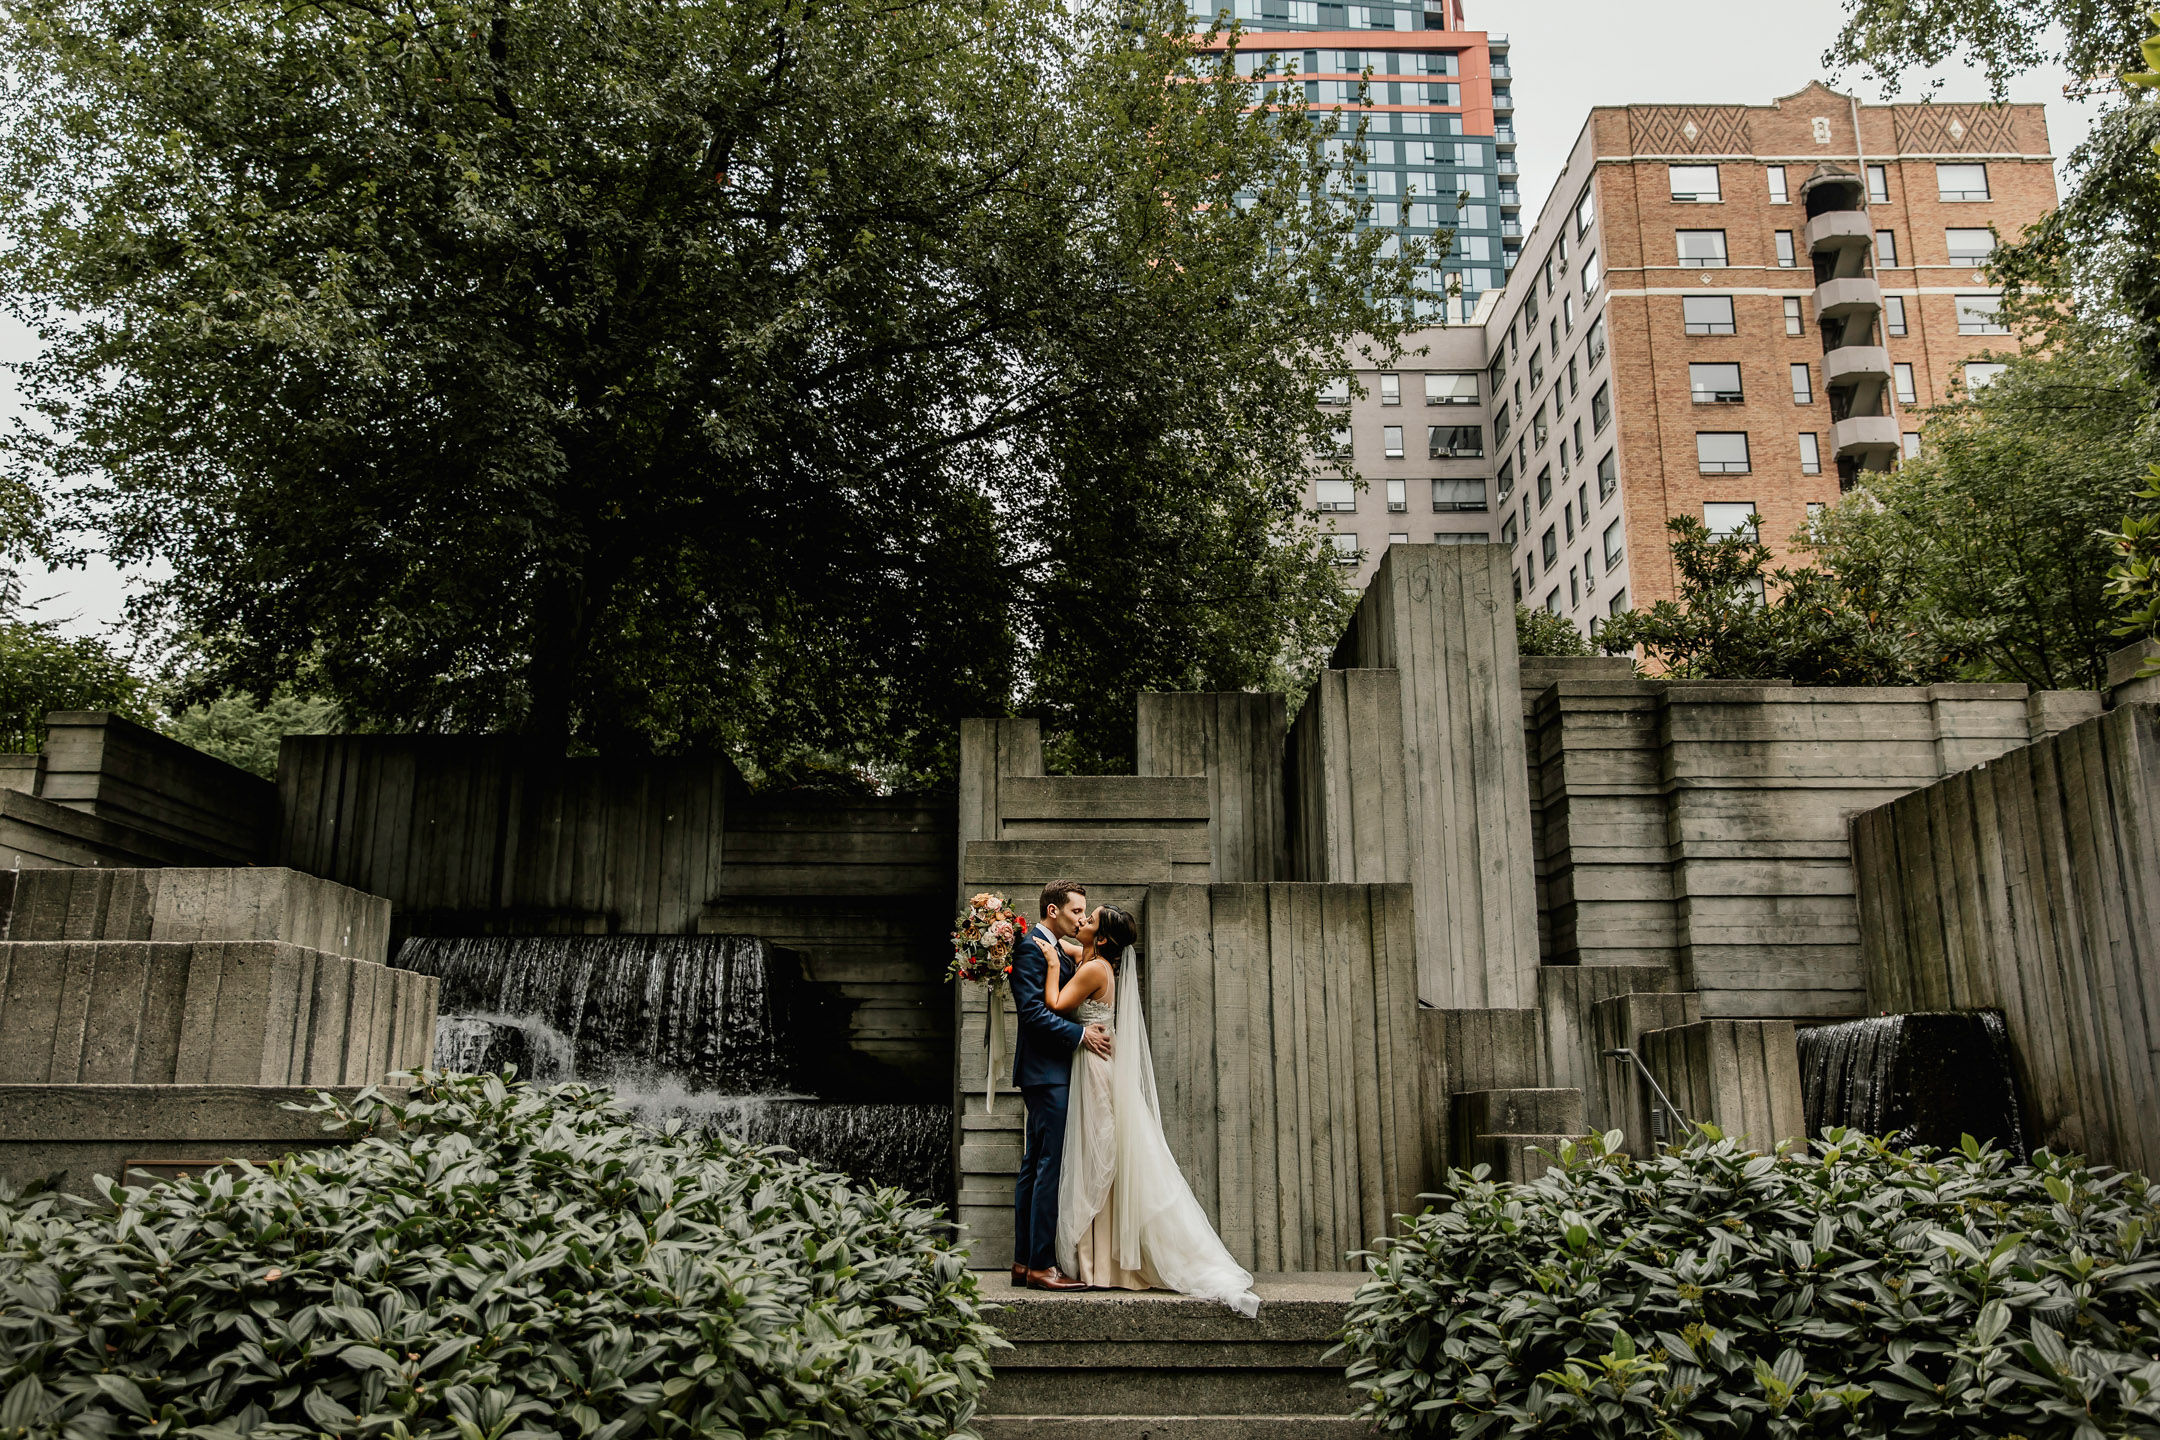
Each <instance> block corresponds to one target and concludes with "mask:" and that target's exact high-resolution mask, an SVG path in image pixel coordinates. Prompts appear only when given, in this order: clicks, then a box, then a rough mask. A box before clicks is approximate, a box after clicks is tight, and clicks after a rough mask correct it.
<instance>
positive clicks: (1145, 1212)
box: [1057, 951, 1260, 1317]
mask: <svg viewBox="0 0 2160 1440" xmlns="http://www.w3.org/2000/svg"><path fill="white" fill-rule="evenodd" d="M1115 990H1116V998H1117V1005H1116V1009H1115V1011H1114V1012H1113V1010H1112V1008H1111V1006H1109V1005H1106V1004H1104V1003H1103V1002H1102V1001H1100V1000H1083V1001H1082V1002H1081V1003H1080V1009H1079V1012H1078V1014H1077V1015H1076V1016H1075V1017H1074V1018H1075V1019H1077V1020H1078V1021H1079V1022H1080V1023H1081V1024H1083V1025H1100V1026H1102V1027H1103V1028H1104V1029H1106V1030H1109V1031H1111V1032H1112V1034H1113V1035H1114V1037H1115V1039H1116V1042H1117V1043H1116V1044H1115V1045H1114V1046H1113V1047H1112V1050H1113V1058H1112V1059H1109V1060H1104V1059H1102V1058H1100V1057H1098V1056H1097V1055H1095V1054H1094V1053H1093V1052H1092V1051H1090V1050H1088V1049H1087V1047H1086V1046H1081V1047H1079V1048H1078V1049H1076V1050H1074V1052H1073V1071H1072V1087H1071V1089H1070V1090H1069V1091H1067V1099H1066V1113H1065V1163H1064V1175H1063V1177H1062V1178H1061V1179H1060V1181H1059V1183H1058V1226H1057V1262H1058V1268H1059V1269H1060V1270H1062V1271H1064V1272H1065V1273H1066V1274H1067V1275H1070V1276H1072V1277H1073V1278H1074V1279H1076V1280H1084V1281H1086V1282H1087V1283H1088V1284H1090V1285H1101V1286H1107V1287H1111V1288H1115V1289H1125V1290H1150V1289H1155V1290H1176V1291H1179V1292H1181V1293H1183V1294H1186V1295H1193V1296H1197V1297H1199V1298H1201V1299H1204V1300H1219V1301H1221V1302H1222V1303H1223V1304H1225V1305H1228V1306H1229V1307H1230V1308H1231V1309H1233V1310H1235V1311H1237V1312H1238V1313H1239V1314H1240V1315H1244V1316H1247V1317H1250V1316H1254V1315H1257V1314H1259V1313H1260V1297H1259V1296H1257V1295H1255V1294H1254V1293H1253V1288H1252V1283H1253V1277H1252V1274H1251V1272H1249V1271H1247V1270H1246V1269H1245V1268H1244V1267H1243V1266H1241V1265H1239V1264H1238V1263H1237V1261H1235V1260H1233V1259H1232V1258H1230V1252H1229V1251H1228V1250H1227V1249H1225V1248H1224V1246H1223V1243H1222V1240H1221V1239H1220V1238H1219V1237H1218V1236H1217V1235H1216V1234H1215V1229H1214V1227H1213V1226H1211V1225H1209V1224H1208V1219H1207V1214H1206V1212H1204V1211H1203V1210H1201V1208H1200V1202H1199V1201H1198V1200H1195V1199H1194V1198H1193V1193H1192V1187H1191V1186H1189V1185H1187V1184H1186V1183H1185V1175H1184V1173H1183V1172H1182V1171H1180V1170H1179V1169H1178V1164H1177V1159H1176V1157H1174V1156H1173V1155H1171V1153H1170V1145H1169V1142H1168V1141H1166V1140H1165V1139H1164V1138H1163V1128H1162V1106H1161V1104H1160V1102H1159V1101H1158V1100H1157V1099H1156V1095H1155V1066H1154V1062H1153V1060H1152V1059H1151V1058H1150V1056H1149V1054H1148V1042H1147V1022H1146V1020H1145V1019H1144V1018H1143V1017H1142V1015H1141V1013H1140V957H1139V954H1138V952H1137V951H1132V952H1128V954H1127V957H1126V960H1125V963H1124V964H1123V965H1122V966H1121V967H1120V970H1119V974H1118V977H1117V983H1116V986H1115Z"/></svg>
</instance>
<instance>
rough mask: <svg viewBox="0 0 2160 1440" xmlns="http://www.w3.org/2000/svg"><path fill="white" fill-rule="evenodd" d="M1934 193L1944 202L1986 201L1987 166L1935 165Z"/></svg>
mask: <svg viewBox="0 0 2160 1440" xmlns="http://www.w3.org/2000/svg"><path fill="white" fill-rule="evenodd" d="M1935 193H1936V195H1937V196H1938V197H1940V198H1941V199H1944V200H1985V199H1987V198H1988V178H1987V166H1985V165H1937V166H1936V167H1935Z"/></svg>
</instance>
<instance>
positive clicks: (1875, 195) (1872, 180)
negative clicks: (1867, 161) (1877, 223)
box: [1867, 165, 1890, 205]
mask: <svg viewBox="0 0 2160 1440" xmlns="http://www.w3.org/2000/svg"><path fill="white" fill-rule="evenodd" d="M1867 198H1868V203H1869V204H1870V205H1887V204H1889V203H1890V167H1889V166H1887V165H1870V166H1868V167H1867Z"/></svg>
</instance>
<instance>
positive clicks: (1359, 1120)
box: [1141, 884, 1427, 1271]
mask: <svg viewBox="0 0 2160 1440" xmlns="http://www.w3.org/2000/svg"><path fill="white" fill-rule="evenodd" d="M1146 925H1147V929H1146V933H1145V934H1144V935H1143V936H1142V959H1141V967H1142V971H1143V974H1144V977H1145V982H1146V1000H1147V1016H1148V1038H1149V1042H1150V1044H1151V1045H1152V1047H1153V1050H1154V1060H1155V1076H1156V1085H1157V1089H1158V1091H1159V1093H1160V1096H1161V1100H1162V1109H1163V1128H1164V1131H1165V1133H1166V1135H1167V1138H1168V1139H1169V1141H1170V1149H1171V1151H1172V1153H1173V1154H1175V1155H1176V1156H1177V1157H1178V1160H1179V1162H1180V1164H1181V1165H1182V1166H1183V1168H1184V1170H1185V1174H1186V1178H1187V1179H1188V1180H1189V1181H1190V1182H1191V1184H1192V1187H1193V1193H1194V1194H1195V1195H1196V1196H1197V1197H1199V1200H1200V1204H1201V1207H1202V1208H1203V1209H1205V1210H1206V1211H1207V1213H1208V1218H1209V1219H1210V1220H1211V1221H1212V1222H1213V1223H1214V1224H1215V1227H1216V1230H1217V1232H1218V1233H1219V1234H1221V1236H1222V1237H1223V1242H1224V1243H1225V1244H1226V1245H1228V1246H1229V1248H1230V1253H1231V1254H1232V1255H1234V1256H1236V1257H1237V1258H1238V1260H1239V1262H1240V1263H1241V1264H1243V1265H1245V1266H1247V1267H1248V1268H1250V1269H1253V1270H1260V1271H1273V1270H1335V1269H1343V1268H1348V1267H1349V1261H1348V1260H1347V1258H1346V1257H1347V1256H1348V1255H1349V1253H1350V1252H1351V1251H1353V1250H1361V1249H1364V1248H1365V1247H1366V1245H1367V1244H1368V1243H1369V1242H1370V1241H1371V1240H1372V1239H1373V1238H1374V1237H1376V1236H1379V1235H1384V1234H1386V1233H1387V1232H1388V1231H1389V1230H1390V1229H1391V1228H1392V1221H1393V1217H1394V1216H1396V1215H1397V1214H1401V1213H1405V1212H1410V1211H1415V1210H1416V1209H1417V1208H1418V1204H1417V1195H1418V1193H1419V1192H1420V1191H1421V1190H1423V1189H1424V1188H1425V1185H1426V1166H1427V1160H1426V1154H1425V1143H1424V1135H1423V1125H1422V1123H1421V1119H1420V1114H1419V1110H1420V1103H1421V1096H1420V1089H1419V1069H1420V1067H1419V1050H1418V1031H1417V1019H1418V1010H1417V992H1416V973H1417V972H1416V964H1415V953H1414V940H1413V922H1412V916H1411V911H1410V893H1409V888H1408V887H1407V886H1402V885H1299V884H1274V885H1210V886H1201V885H1163V886H1157V887H1155V888H1154V889H1153V890H1151V891H1150V892H1149V895H1148V905H1147V919H1146Z"/></svg>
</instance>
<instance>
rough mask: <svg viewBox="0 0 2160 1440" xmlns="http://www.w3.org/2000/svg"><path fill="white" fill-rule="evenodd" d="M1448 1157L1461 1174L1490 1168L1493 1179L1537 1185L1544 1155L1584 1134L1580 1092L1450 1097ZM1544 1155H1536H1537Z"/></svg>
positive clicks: (1528, 1091) (1489, 1092)
mask: <svg viewBox="0 0 2160 1440" xmlns="http://www.w3.org/2000/svg"><path fill="white" fill-rule="evenodd" d="M1450 1111H1451V1113H1450V1115H1449V1119H1448V1123H1449V1131H1450V1137H1451V1143H1450V1144H1449V1146H1448V1149H1449V1153H1450V1154H1452V1155H1455V1156H1457V1157H1458V1158H1457V1160H1456V1161H1455V1163H1456V1164H1457V1165H1459V1166H1462V1167H1463V1168H1465V1169H1468V1168H1470V1167H1471V1166H1474V1165H1489V1166H1491V1167H1492V1178H1493V1179H1495V1180H1509V1181H1516V1182H1522V1181H1529V1180H1535V1179H1537V1177H1538V1176H1540V1175H1542V1174H1544V1173H1545V1171H1546V1170H1547V1169H1548V1168H1550V1165H1551V1161H1550V1160H1549V1159H1548V1158H1547V1157H1548V1156H1552V1155H1556V1154H1558V1153H1559V1150H1560V1146H1561V1145H1562V1143H1564V1142H1565V1141H1568V1140H1572V1139H1574V1138H1576V1137H1578V1136H1580V1135H1582V1134H1584V1133H1585V1132H1584V1128H1583V1092H1582V1091H1581V1090H1580V1089H1577V1088H1575V1087H1573V1086H1569V1087H1566V1088H1563V1089H1513V1090H1467V1091H1462V1092H1459V1093H1457V1094H1456V1095H1454V1096H1453V1097H1452V1104H1451V1106H1450ZM1540 1151H1542V1152H1544V1153H1543V1154H1540V1153H1539V1152H1540Z"/></svg>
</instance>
